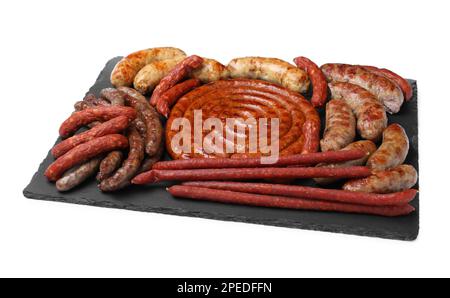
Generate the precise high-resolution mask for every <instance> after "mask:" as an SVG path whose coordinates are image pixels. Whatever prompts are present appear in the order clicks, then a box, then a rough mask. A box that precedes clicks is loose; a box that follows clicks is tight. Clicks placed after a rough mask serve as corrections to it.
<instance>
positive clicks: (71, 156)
mask: <svg viewBox="0 0 450 298" xmlns="http://www.w3.org/2000/svg"><path fill="white" fill-rule="evenodd" d="M126 147H128V140H127V138H126V137H124V136H123V135H119V134H112V135H107V136H103V137H99V138H95V139H93V140H91V141H89V142H86V143H83V144H81V145H78V146H77V147H75V148H73V149H72V150H70V151H69V152H67V153H66V154H64V155H63V156H61V157H60V158H58V159H57V160H56V161H54V162H53V163H52V164H51V165H50V166H49V167H48V168H47V170H46V171H45V173H44V174H45V176H46V177H47V178H48V180H50V181H56V180H58V179H59V178H61V176H62V175H63V174H64V173H65V172H66V171H67V170H68V169H70V168H72V167H73V166H76V165H78V164H80V163H83V162H85V161H87V160H89V159H91V158H94V157H96V156H98V155H100V154H102V153H106V152H109V151H112V150H116V149H124V148H126Z"/></svg>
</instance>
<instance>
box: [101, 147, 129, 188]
mask: <svg viewBox="0 0 450 298" xmlns="http://www.w3.org/2000/svg"><path fill="white" fill-rule="evenodd" d="M122 160H123V153H122V151H119V150H115V151H112V152H110V153H108V155H107V156H106V157H105V158H104V159H103V160H102V162H101V163H100V168H99V170H98V173H97V181H99V182H102V181H103V180H105V179H106V178H109V177H111V176H112V175H113V174H114V171H115V170H117V169H118V168H119V167H120V165H121V164H122Z"/></svg>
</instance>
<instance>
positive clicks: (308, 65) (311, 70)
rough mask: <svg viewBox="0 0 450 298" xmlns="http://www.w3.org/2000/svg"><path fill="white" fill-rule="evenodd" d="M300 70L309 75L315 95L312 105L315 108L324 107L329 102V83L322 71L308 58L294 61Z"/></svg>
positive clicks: (312, 98)
mask: <svg viewBox="0 0 450 298" xmlns="http://www.w3.org/2000/svg"><path fill="white" fill-rule="evenodd" d="M294 62H295V64H296V65H297V66H298V68H301V69H302V70H304V71H306V72H307V73H308V76H309V79H310V80H311V82H312V86H313V95H312V97H311V104H312V105H313V106H314V107H315V108H320V107H323V105H324V104H325V103H326V101H327V96H328V83H327V79H326V78H325V75H324V74H323V72H322V70H320V68H319V67H318V66H317V64H315V63H314V62H312V61H311V60H309V59H308V58H306V57H297V58H295V59H294Z"/></svg>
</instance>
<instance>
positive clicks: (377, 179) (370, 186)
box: [342, 165, 417, 193]
mask: <svg viewBox="0 0 450 298" xmlns="http://www.w3.org/2000/svg"><path fill="white" fill-rule="evenodd" d="M416 183H417V171H416V169H415V168H414V167H413V166H411V165H400V166H398V167H395V168H392V169H390V170H386V171H380V172H375V173H374V174H373V175H372V176H369V177H367V178H363V179H355V180H350V181H348V182H346V183H345V184H344V186H343V187H342V188H343V189H345V190H350V191H360V192H373V193H393V192H398V191H402V190H406V189H409V188H411V187H413V186H414V185H416Z"/></svg>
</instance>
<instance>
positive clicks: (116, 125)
mask: <svg viewBox="0 0 450 298" xmlns="http://www.w3.org/2000/svg"><path fill="white" fill-rule="evenodd" d="M129 124H130V118H128V117H126V116H119V117H116V118H113V119H111V120H109V121H106V122H103V123H100V124H98V125H96V126H95V127H93V128H91V129H90V130H87V131H85V132H82V133H79V134H77V135H74V136H72V137H70V138H68V139H65V140H64V141H62V142H60V143H58V144H56V145H55V147H53V149H52V151H51V152H52V155H53V157H55V158H58V157H60V156H61V155H63V154H64V153H66V152H68V151H69V150H71V149H73V148H75V147H76V146H78V145H80V144H83V143H86V142H88V141H90V140H92V139H95V138H98V137H102V136H105V135H110V134H115V133H120V132H121V131H123V130H124V129H125V128H127V127H128V125H129Z"/></svg>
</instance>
